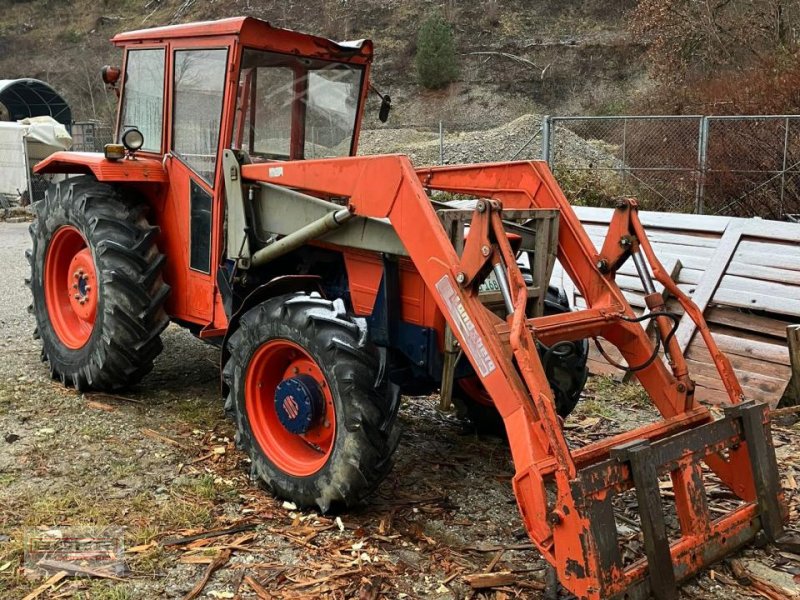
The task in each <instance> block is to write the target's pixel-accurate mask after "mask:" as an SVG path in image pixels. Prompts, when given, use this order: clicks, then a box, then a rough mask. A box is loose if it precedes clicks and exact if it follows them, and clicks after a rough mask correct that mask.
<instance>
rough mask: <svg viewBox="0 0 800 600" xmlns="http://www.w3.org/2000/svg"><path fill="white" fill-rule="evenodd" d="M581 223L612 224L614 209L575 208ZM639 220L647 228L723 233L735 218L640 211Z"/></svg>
mask: <svg viewBox="0 0 800 600" xmlns="http://www.w3.org/2000/svg"><path fill="white" fill-rule="evenodd" d="M573 208H574V210H575V212H576V213H577V215H578V218H580V220H581V221H584V220H585V221H587V222H594V223H610V222H611V215H612V214H613V209H611V208H595V207H591V206H575V207H573ZM639 220H641V222H642V225H644V226H645V227H648V228H649V227H664V226H665V225H666V224H667V223H668V224H669V227H670V228H675V229H687V230H690V231H706V232H709V233H722V232H723V231H725V228H726V227H727V226H728V223H730V222H731V221H732V220H734V218H733V217H718V216H715V215H689V214H682V213H659V212H654V211H646V210H642V211H639Z"/></svg>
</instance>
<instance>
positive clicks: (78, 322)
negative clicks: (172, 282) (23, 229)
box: [26, 176, 169, 391]
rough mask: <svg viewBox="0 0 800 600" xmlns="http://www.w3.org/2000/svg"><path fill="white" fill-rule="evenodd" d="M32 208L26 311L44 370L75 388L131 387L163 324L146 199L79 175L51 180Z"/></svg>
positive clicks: (145, 369) (149, 360)
mask: <svg viewBox="0 0 800 600" xmlns="http://www.w3.org/2000/svg"><path fill="white" fill-rule="evenodd" d="M33 208H34V213H35V217H34V220H33V223H32V224H31V226H30V229H29V230H30V234H31V240H32V242H33V248H32V249H31V250H29V251H27V252H26V256H27V258H28V262H30V266H31V278H30V280H29V281H28V282H27V283H28V285H29V286H30V288H31V292H32V295H33V303H32V304H31V306H30V308H29V310H30V311H31V312H32V313H33V314H34V316H35V317H36V330H35V331H34V337H38V338H40V339H41V342H42V360H43V361H46V362H48V363H49V366H50V374H51V376H52V377H53V378H54V379H60V380H61V382H62V383H63V384H64V385H72V386H74V387H75V388H76V389H78V390H81V391H83V390H87V389H97V390H103V391H113V390H118V389H120V388H124V387H127V386H130V385H133V384H135V383H137V382H138V381H139V380H140V379H141V378H142V377H144V376H145V375H146V374H147V373H149V372H150V370H151V369H152V368H153V360H154V359H155V358H156V356H158V354H159V353H160V352H161V349H162V345H161V338H160V334H161V332H162V331H163V330H164V328H165V327H166V326H167V324H168V323H169V319H168V317H167V315H166V313H165V312H164V308H163V305H164V299H165V298H166V296H167V294H168V293H169V286H168V285H166V284H165V283H164V281H163V280H162V278H161V267H162V265H163V263H164V255H163V254H160V253H159V252H158V248H157V247H156V236H157V235H158V228H157V227H152V226H150V224H149V223H148V222H147V220H146V219H145V217H144V212H145V209H146V207H145V205H144V204H142V203H141V202H138V201H137V200H136V199H135V198H133V197H131V196H130V194H129V193H128V192H127V191H126V190H122V189H119V188H117V187H114V186H111V185H107V184H104V183H99V182H98V181H96V180H95V179H94V178H92V177H88V176H84V177H76V178H71V179H67V180H65V181H62V182H60V183H57V184H53V185H51V186H50V188H49V189H48V190H47V193H46V194H45V197H44V199H43V200H40V201H38V202H36V203H34V205H33Z"/></svg>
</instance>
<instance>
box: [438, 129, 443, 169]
mask: <svg viewBox="0 0 800 600" xmlns="http://www.w3.org/2000/svg"><path fill="white" fill-rule="evenodd" d="M439 164H440V165H443V164H444V127H443V125H442V122H441V121H439Z"/></svg>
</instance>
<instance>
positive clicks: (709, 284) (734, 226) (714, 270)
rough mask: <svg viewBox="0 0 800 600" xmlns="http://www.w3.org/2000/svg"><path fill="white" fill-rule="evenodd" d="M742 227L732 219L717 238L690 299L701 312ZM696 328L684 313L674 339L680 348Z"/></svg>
mask: <svg viewBox="0 0 800 600" xmlns="http://www.w3.org/2000/svg"><path fill="white" fill-rule="evenodd" d="M743 229H744V224H743V223H741V222H737V221H734V222H731V224H730V225H728V227H727V228H726V229H725V233H723V234H722V237H721V238H720V240H719V245H717V250H716V251H715V252H714V256H712V257H711V262H710V263H709V265H708V268H707V269H706V272H705V273H703V279H702V280H701V281H700V284H699V285H698V286H697V287H696V288H695V290H694V294H693V296H692V300H693V301H694V303H695V304H697V306H698V308H700V310H701V311H702V312H705V310H706V308H708V305H709V303H710V302H711V300H712V299H713V298H714V292H716V291H717V287H718V286H719V283H720V281H722V276H723V275H724V274H725V271H726V270H727V269H728V264H730V262H731V259H732V258H733V255H734V253H735V252H736V248H737V247H738V246H739V242H740V241H741V239H742V231H743ZM696 330H697V326H696V325H695V323H694V321H692V319H691V317H689V315H686V314H684V315H683V318H682V319H681V322H680V324H679V325H678V331H677V332H676V333H675V339H677V340H678V345H679V346H680V348H681V350H686V348H687V347H688V346H689V343H690V342H691V341H692V336H694V332H695V331H696Z"/></svg>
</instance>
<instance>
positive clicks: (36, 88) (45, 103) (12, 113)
mask: <svg viewBox="0 0 800 600" xmlns="http://www.w3.org/2000/svg"><path fill="white" fill-rule="evenodd" d="M42 116H49V117H53V118H54V119H55V120H56V121H58V122H59V123H61V124H63V125H65V126H66V127H69V124H70V122H71V121H72V111H71V110H70V108H69V104H67V101H66V100H64V98H63V97H62V96H61V94H59V93H58V92H56V91H55V90H54V89H53V88H52V87H50V86H49V85H48V84H46V83H45V82H44V81H39V80H38V79H0V121H19V120H20V119H24V118H26V117H42Z"/></svg>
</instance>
